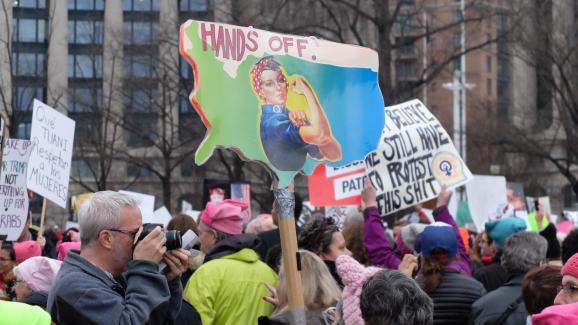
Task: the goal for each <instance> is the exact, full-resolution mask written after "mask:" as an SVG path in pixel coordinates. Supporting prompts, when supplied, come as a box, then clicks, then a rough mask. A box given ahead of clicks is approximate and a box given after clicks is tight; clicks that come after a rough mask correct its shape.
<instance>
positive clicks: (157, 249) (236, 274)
mask: <svg viewBox="0 0 578 325" xmlns="http://www.w3.org/2000/svg"><path fill="white" fill-rule="evenodd" d="M451 196H452V193H451V192H450V191H447V190H446V189H445V188H442V190H441V192H440V194H439V196H438V199H437V205H436V208H435V210H433V219H434V220H433V222H430V220H429V219H428V218H427V216H424V215H423V214H422V213H421V212H419V211H418V212H417V213H415V214H413V215H408V217H407V218H403V219H402V221H401V222H399V223H396V226H395V227H394V229H389V228H388V227H387V225H386V224H385V223H384V222H383V219H382V216H381V215H380V213H379V211H378V208H377V201H376V192H375V190H374V189H373V187H372V186H371V184H370V183H369V182H366V183H365V185H364V189H363V192H362V205H361V206H360V207H359V208H352V209H349V210H347V213H346V220H345V222H344V223H343V225H342V226H339V225H338V224H337V223H336V222H335V220H333V219H332V218H326V217H324V216H323V215H321V216H313V217H312V218H311V219H310V220H309V221H308V222H307V223H305V224H304V225H303V226H302V227H299V226H296V233H297V246H298V247H297V248H298V254H297V256H298V259H299V261H298V263H297V264H298V267H299V271H300V272H299V273H300V278H301V287H302V295H303V297H302V298H303V302H304V305H305V315H304V319H305V322H306V324H319V325H328V324H336V325H339V324H344V325H353V324H368V325H373V324H408V325H409V324H476V325H477V324H480V325H484V324H520V325H524V324H536V325H540V324H571V323H573V322H574V321H576V322H578V229H575V230H573V231H571V232H570V233H568V234H567V235H566V236H565V238H563V239H562V240H561V238H560V237H561V236H559V234H558V233H557V230H556V227H555V225H554V224H553V223H552V222H549V221H548V218H547V216H541V215H539V216H538V217H537V219H539V222H537V223H536V225H535V228H536V229H533V228H530V229H527V227H526V222H525V221H524V220H522V219H518V218H515V217H508V218H501V219H498V220H492V221H488V222H487V223H486V224H485V229H482V231H480V232H479V233H474V232H472V231H468V230H465V229H463V228H460V227H458V225H457V224H456V222H455V220H454V217H453V216H452V215H451V213H450V212H449V210H448V204H449V202H450V199H451ZM247 209H248V207H247V205H246V204H245V203H243V202H240V201H234V200H228V199H227V200H222V201H220V202H209V203H207V205H206V206H205V209H204V211H203V212H202V213H201V215H200V217H199V220H198V222H196V221H195V220H194V219H193V218H192V217H190V216H188V215H185V214H179V215H176V216H174V217H173V218H172V220H171V221H170V222H169V224H168V225H167V227H166V229H161V227H156V228H154V229H153V230H151V231H150V232H143V227H142V224H143V223H142V215H141V212H140V210H139V208H138V203H137V202H136V201H135V200H134V199H132V198H131V197H129V196H127V195H124V194H121V193H118V192H112V191H103V192H97V193H95V194H94V195H93V196H92V197H91V198H90V199H88V200H87V201H86V202H85V203H84V204H83V205H82V207H81V208H80V211H79V214H78V226H79V227H78V229H76V228H70V229H66V231H65V232H64V233H61V232H59V231H54V230H53V229H50V230H47V231H46V232H45V233H44V234H36V233H35V231H34V230H33V229H34V228H33V227H32V225H31V219H30V218H29V219H28V220H27V224H26V227H25V228H24V230H23V232H22V235H21V236H20V238H18V240H16V241H14V242H6V241H5V242H2V243H1V250H0V325H3V324H30V325H35V324H39V325H40V324H42V325H44V324H206V325H208V324H289V323H290V321H291V320H292V319H294V317H295V314H294V312H295V311H294V310H292V309H291V308H290V307H289V297H290V292H291V290H292V288H291V287H290V286H289V283H288V282H287V279H288V277H287V276H288V273H287V270H286V266H285V265H284V262H283V258H282V256H283V250H282V249H281V238H280V237H281V236H280V230H279V228H278V227H277V225H278V222H279V220H278V216H277V213H276V211H275V208H273V209H272V211H270V212H271V213H270V214H262V215H259V216H258V217H256V218H254V219H253V220H252V221H251V222H249V223H248V224H245V223H244V215H245V214H246V210H247ZM301 210H302V202H301V200H300V199H299V197H298V196H296V197H295V217H296V220H298V219H299V217H300V215H301ZM544 220H546V221H545V222H544ZM296 224H297V223H296ZM166 230H178V231H180V232H181V233H184V232H186V231H188V230H190V231H193V232H194V233H195V234H196V235H197V236H198V243H197V245H195V246H194V247H193V248H192V249H187V250H185V249H183V248H173V247H170V248H171V249H169V248H168V247H167V236H166V235H165V232H164V231H166Z"/></svg>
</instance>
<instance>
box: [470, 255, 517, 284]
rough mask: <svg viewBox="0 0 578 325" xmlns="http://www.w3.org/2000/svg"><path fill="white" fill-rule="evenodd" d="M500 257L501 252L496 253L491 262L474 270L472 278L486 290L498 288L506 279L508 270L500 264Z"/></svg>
mask: <svg viewBox="0 0 578 325" xmlns="http://www.w3.org/2000/svg"><path fill="white" fill-rule="evenodd" d="M501 258H502V254H501V253H498V254H497V255H496V256H495V257H494V261H493V262H492V263H491V264H488V265H486V266H482V267H481V268H479V269H477V270H476V271H475V272H474V278H475V279H476V280H478V281H480V282H481V283H482V284H483V285H484V288H486V291H487V292H490V291H493V290H496V289H498V288H499V287H501V286H502V285H504V283H506V282H507V281H508V277H509V275H508V271H506V269H505V268H504V267H503V266H502V265H501V264H500V260H501Z"/></svg>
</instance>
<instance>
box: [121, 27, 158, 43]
mask: <svg viewBox="0 0 578 325" xmlns="http://www.w3.org/2000/svg"><path fill="white" fill-rule="evenodd" d="M159 31H160V26H159V23H158V22H156V21H125V22H124V23H123V42H124V44H125V45H128V44H153V43H156V41H157V40H158V37H159Z"/></svg>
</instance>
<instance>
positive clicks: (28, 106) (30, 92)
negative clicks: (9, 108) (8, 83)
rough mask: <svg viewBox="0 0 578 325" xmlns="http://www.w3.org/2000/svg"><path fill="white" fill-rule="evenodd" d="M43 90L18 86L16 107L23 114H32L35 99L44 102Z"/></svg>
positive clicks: (15, 99) (15, 98)
mask: <svg viewBox="0 0 578 325" xmlns="http://www.w3.org/2000/svg"><path fill="white" fill-rule="evenodd" d="M43 93H44V89H43V88H37V87H25V86H16V92H15V93H14V95H15V97H14V98H13V100H14V107H15V109H16V110H18V111H21V112H32V103H33V101H34V99H35V98H36V99H38V100H43V97H44V96H43Z"/></svg>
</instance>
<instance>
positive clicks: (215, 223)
mask: <svg viewBox="0 0 578 325" xmlns="http://www.w3.org/2000/svg"><path fill="white" fill-rule="evenodd" d="M246 209H247V204H245V203H244V202H241V201H235V200H228V199H227V200H223V201H221V202H209V203H207V206H206V207H205V211H203V214H202V215H201V221H202V222H203V223H204V224H206V225H207V226H209V227H211V228H213V229H215V230H218V231H221V232H224V233H226V234H229V235H239V234H241V233H242V232H243V216H242V212H243V211H245V210H246Z"/></svg>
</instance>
